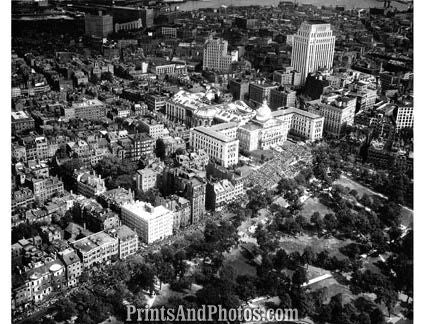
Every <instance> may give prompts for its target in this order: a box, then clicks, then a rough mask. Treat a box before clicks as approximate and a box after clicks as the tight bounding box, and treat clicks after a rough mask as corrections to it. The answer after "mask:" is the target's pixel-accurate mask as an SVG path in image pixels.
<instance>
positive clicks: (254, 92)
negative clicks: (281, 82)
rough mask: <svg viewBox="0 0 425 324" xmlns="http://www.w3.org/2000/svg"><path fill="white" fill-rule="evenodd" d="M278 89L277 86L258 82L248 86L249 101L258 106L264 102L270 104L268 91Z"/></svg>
mask: <svg viewBox="0 0 425 324" xmlns="http://www.w3.org/2000/svg"><path fill="white" fill-rule="evenodd" d="M276 88H278V86H277V85H273V84H269V83H265V82H260V83H250V84H249V100H250V101H252V102H253V103H255V104H257V105H260V104H261V103H262V102H263V101H264V100H266V101H267V103H268V104H269V103H270V91H271V90H272V89H276Z"/></svg>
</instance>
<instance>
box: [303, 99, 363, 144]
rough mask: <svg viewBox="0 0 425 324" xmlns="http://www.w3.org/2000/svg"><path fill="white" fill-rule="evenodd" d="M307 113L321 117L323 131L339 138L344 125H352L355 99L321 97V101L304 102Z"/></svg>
mask: <svg viewBox="0 0 425 324" xmlns="http://www.w3.org/2000/svg"><path fill="white" fill-rule="evenodd" d="M306 107H307V109H308V111H309V112H312V113H314V114H317V115H320V116H323V117H324V118H325V119H324V127H323V131H324V132H325V133H327V134H330V135H332V136H336V137H339V136H340V135H341V131H342V130H343V128H344V126H346V125H353V124H354V115H355V111H356V98H355V97H348V96H341V95H338V94H337V95H334V94H329V95H326V96H325V95H323V96H322V98H321V99H317V100H312V101H308V102H306Z"/></svg>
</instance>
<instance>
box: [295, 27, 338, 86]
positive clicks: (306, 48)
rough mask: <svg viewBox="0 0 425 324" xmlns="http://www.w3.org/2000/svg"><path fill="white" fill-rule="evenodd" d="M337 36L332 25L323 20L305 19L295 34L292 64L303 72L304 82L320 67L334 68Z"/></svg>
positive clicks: (302, 79)
mask: <svg viewBox="0 0 425 324" xmlns="http://www.w3.org/2000/svg"><path fill="white" fill-rule="evenodd" d="M334 50H335V36H333V34H332V29H331V25H330V24H328V23H326V22H324V21H321V20H313V21H305V22H303V23H302V24H301V26H300V28H299V29H298V32H297V34H296V35H295V36H294V44H293V47H292V57H291V65H292V66H293V67H294V69H295V70H297V71H299V72H300V73H301V83H302V84H304V83H305V80H306V78H307V75H308V74H309V73H311V72H316V71H317V70H318V69H319V68H326V69H330V68H332V63H333V57H334Z"/></svg>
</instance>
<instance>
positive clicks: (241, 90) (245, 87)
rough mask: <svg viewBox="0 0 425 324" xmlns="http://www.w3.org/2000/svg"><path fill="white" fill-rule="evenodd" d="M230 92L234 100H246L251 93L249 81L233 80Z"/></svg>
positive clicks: (230, 83) (230, 82)
mask: <svg viewBox="0 0 425 324" xmlns="http://www.w3.org/2000/svg"><path fill="white" fill-rule="evenodd" d="M229 91H230V93H231V94H232V96H233V100H244V99H246V97H247V95H248V93H249V81H248V80H241V79H232V80H230V81H229Z"/></svg>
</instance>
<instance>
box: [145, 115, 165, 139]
mask: <svg viewBox="0 0 425 324" xmlns="http://www.w3.org/2000/svg"><path fill="white" fill-rule="evenodd" d="M139 127H140V129H141V130H143V131H144V132H146V133H147V134H148V135H149V136H150V137H152V138H153V139H154V140H157V139H158V138H161V137H162V136H163V135H164V124H162V123H158V122H157V121H155V120H154V119H152V118H149V119H143V120H141V121H140V123H139Z"/></svg>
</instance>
